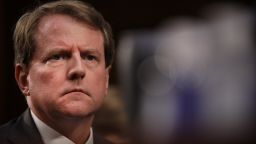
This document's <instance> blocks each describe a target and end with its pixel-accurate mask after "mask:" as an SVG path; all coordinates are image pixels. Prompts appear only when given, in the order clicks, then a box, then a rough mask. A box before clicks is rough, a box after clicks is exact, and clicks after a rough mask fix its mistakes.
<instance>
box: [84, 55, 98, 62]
mask: <svg viewBox="0 0 256 144" xmlns="http://www.w3.org/2000/svg"><path fill="white" fill-rule="evenodd" d="M86 59H87V60H89V61H93V60H97V58H96V57H95V56H93V55H87V56H86Z"/></svg>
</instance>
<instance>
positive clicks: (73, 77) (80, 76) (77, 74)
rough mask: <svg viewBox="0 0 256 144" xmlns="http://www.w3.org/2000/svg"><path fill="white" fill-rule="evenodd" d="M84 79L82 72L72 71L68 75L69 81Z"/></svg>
mask: <svg viewBox="0 0 256 144" xmlns="http://www.w3.org/2000/svg"><path fill="white" fill-rule="evenodd" d="M84 77H85V73H84V72H82V71H73V72H71V73H70V74H69V79H70V80H80V79H83V78H84Z"/></svg>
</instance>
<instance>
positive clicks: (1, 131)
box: [0, 119, 17, 144]
mask: <svg viewBox="0 0 256 144" xmlns="http://www.w3.org/2000/svg"><path fill="white" fill-rule="evenodd" d="M16 121H17V119H14V120H11V121H9V122H8V123H5V124H3V125H1V126H0V143H1V144H4V143H7V139H8V137H9V135H11V131H13V127H14V125H15V124H16Z"/></svg>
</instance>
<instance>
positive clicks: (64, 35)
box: [35, 14, 103, 47]
mask: <svg viewBox="0 0 256 144" xmlns="http://www.w3.org/2000/svg"><path fill="white" fill-rule="evenodd" d="M35 39H36V43H37V44H47V43H48V42H50V41H51V42H53V41H58V40H62V41H66V42H70V41H76V42H80V43H83V44H93V45H95V46H96V45H97V44H98V47H103V34H102V32H101V31H100V30H98V29H95V28H93V27H91V26H89V25H88V24H86V23H83V22H81V21H77V20H75V19H74V18H72V17H70V16H68V15H61V14H53V15H48V16H44V17H42V18H41V20H40V22H39V24H38V26H37V30H36V33H35ZM99 44H100V45H99Z"/></svg>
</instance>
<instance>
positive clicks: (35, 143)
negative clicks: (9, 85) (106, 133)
mask: <svg viewBox="0 0 256 144" xmlns="http://www.w3.org/2000/svg"><path fill="white" fill-rule="evenodd" d="M93 136H94V137H93V141H94V144H111V143H110V142H108V141H106V140H105V139H104V138H102V137H101V136H100V135H98V134H97V133H93ZM0 144H43V140H42V138H41V135H40V133H39V131H38V129H37V127H36V125H35V123H34V120H33V119H32V116H31V114H30V111H29V109H27V110H26V111H25V112H24V113H23V114H22V115H21V116H20V117H18V118H17V119H14V120H12V121H10V122H8V123H7V124H5V125H3V126H1V127H0Z"/></svg>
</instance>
